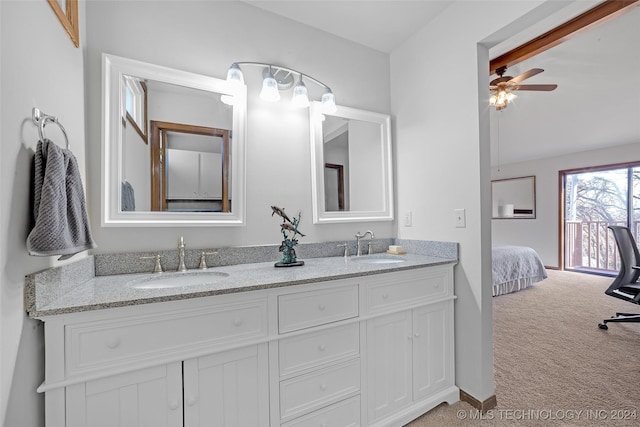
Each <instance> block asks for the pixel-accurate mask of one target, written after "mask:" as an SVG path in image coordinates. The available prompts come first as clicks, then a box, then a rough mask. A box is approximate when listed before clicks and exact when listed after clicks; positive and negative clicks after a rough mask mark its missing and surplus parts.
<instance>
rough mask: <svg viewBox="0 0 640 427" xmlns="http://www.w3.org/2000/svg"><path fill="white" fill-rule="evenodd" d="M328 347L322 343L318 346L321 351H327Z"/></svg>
mask: <svg viewBox="0 0 640 427" xmlns="http://www.w3.org/2000/svg"><path fill="white" fill-rule="evenodd" d="M326 349H327V346H326V345H324V344H320V345H319V346H318V350H320V351H325V350H326Z"/></svg>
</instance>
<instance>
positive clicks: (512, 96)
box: [506, 92, 518, 102]
mask: <svg viewBox="0 0 640 427" xmlns="http://www.w3.org/2000/svg"><path fill="white" fill-rule="evenodd" d="M517 97H518V96H517V95H516V94H515V93H513V92H507V96H506V99H507V102H511V101H513V100H514V99H516V98H517Z"/></svg>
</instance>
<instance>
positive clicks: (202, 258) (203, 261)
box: [198, 251, 218, 270]
mask: <svg viewBox="0 0 640 427" xmlns="http://www.w3.org/2000/svg"><path fill="white" fill-rule="evenodd" d="M207 255H218V251H213V252H205V251H202V252H201V253H200V265H198V268H199V269H201V270H206V269H207V268H208V267H207V259H206V258H207Z"/></svg>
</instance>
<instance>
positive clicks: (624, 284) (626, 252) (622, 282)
mask: <svg viewBox="0 0 640 427" xmlns="http://www.w3.org/2000/svg"><path fill="white" fill-rule="evenodd" d="M609 228H610V229H611V231H612V232H613V237H614V238H615V239H616V245H617V246H618V252H619V254H620V271H619V272H618V276H616V278H615V279H614V280H613V283H611V285H610V286H609V288H608V289H607V290H606V291H604V293H605V294H607V295H609V296H612V297H616V298H620V299H622V300H625V301H628V302H631V303H633V304H640V283H638V277H640V252H638V247H637V246H636V242H635V240H634V238H633V235H632V234H631V231H630V230H629V228H627V227H623V226H619V225H610V226H609ZM608 322H640V314H633V313H616V315H615V316H611V319H606V320H604V321H603V322H602V323H599V324H598V327H599V328H600V329H605V330H606V329H609V327H608V326H607V323H608Z"/></svg>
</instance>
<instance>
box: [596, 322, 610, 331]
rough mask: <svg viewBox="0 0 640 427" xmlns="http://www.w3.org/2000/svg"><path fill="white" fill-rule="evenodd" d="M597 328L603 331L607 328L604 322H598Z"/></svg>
mask: <svg viewBox="0 0 640 427" xmlns="http://www.w3.org/2000/svg"><path fill="white" fill-rule="evenodd" d="M598 328H600V329H603V330H605V331H606V330H607V329H609V327H608V326H607V324H606V323H598Z"/></svg>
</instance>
